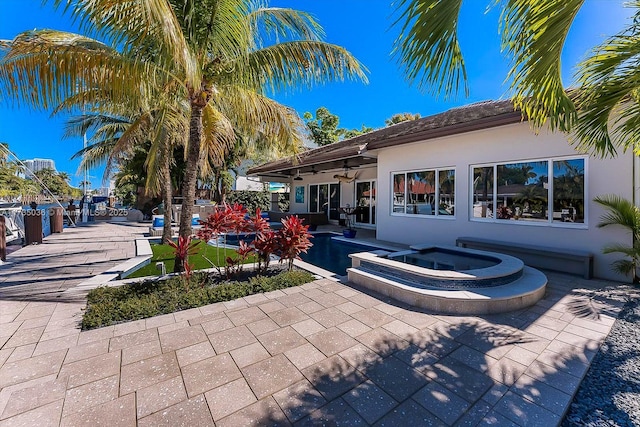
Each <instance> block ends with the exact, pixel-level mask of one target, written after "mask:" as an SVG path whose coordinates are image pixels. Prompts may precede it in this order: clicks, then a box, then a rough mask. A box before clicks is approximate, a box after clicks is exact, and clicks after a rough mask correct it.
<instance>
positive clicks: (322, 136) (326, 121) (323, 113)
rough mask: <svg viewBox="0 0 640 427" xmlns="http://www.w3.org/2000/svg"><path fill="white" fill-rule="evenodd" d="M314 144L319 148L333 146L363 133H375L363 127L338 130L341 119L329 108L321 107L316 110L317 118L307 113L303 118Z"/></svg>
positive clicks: (370, 128) (369, 128)
mask: <svg viewBox="0 0 640 427" xmlns="http://www.w3.org/2000/svg"><path fill="white" fill-rule="evenodd" d="M302 117H303V119H304V121H305V123H306V125H307V128H308V129H309V132H310V133H311V138H312V139H313V142H315V143H316V144H318V145H319V146H323V145H328V144H333V143H334V142H338V141H341V140H343V139H348V138H353V137H355V136H358V135H362V134H363V133H367V132H371V131H373V128H372V127H368V126H365V125H364V124H363V125H362V128H361V129H351V130H348V129H345V128H338V124H339V123H340V117H338V116H337V115H336V114H333V113H331V112H330V111H329V109H328V108H327V107H320V108H318V109H317V110H316V114H315V117H314V116H313V115H312V114H311V113H310V112H308V111H307V112H306V113H304V115H303V116H302Z"/></svg>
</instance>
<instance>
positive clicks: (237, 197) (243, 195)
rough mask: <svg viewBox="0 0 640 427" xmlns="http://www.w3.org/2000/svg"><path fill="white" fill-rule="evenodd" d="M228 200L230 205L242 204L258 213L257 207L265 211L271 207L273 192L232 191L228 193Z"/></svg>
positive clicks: (252, 212)
mask: <svg viewBox="0 0 640 427" xmlns="http://www.w3.org/2000/svg"><path fill="white" fill-rule="evenodd" d="M226 202H227V203H228V204H230V205H233V204H234V203H238V204H241V205H242V206H244V207H245V209H246V210H247V211H248V212H249V213H250V214H251V215H253V214H255V213H256V208H260V210H261V211H263V212H268V211H269V209H271V193H269V192H268V191H248V190H241V191H231V192H229V193H228V194H227V197H226Z"/></svg>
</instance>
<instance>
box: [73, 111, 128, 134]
mask: <svg viewBox="0 0 640 427" xmlns="http://www.w3.org/2000/svg"><path fill="white" fill-rule="evenodd" d="M130 123H131V121H130V120H129V119H127V118H123V117H114V116H111V115H106V114H82V115H80V116H72V117H70V118H69V119H68V120H67V121H66V123H65V126H64V132H63V135H62V137H63V138H76V137H81V136H83V135H85V134H87V133H88V132H91V131H94V132H98V131H100V132H102V133H106V132H104V131H103V130H102V129H104V128H107V129H109V133H110V134H112V135H114V134H116V133H118V132H124V130H125V128H126V127H127V125H129V124H130ZM94 137H95V136H94Z"/></svg>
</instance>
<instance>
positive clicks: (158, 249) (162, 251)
mask: <svg viewBox="0 0 640 427" xmlns="http://www.w3.org/2000/svg"><path fill="white" fill-rule="evenodd" d="M198 248H199V251H198V253H196V254H193V255H191V256H190V257H189V262H190V263H191V264H192V265H193V269H194V270H204V269H207V268H213V267H216V266H219V267H221V266H224V265H225V260H226V259H227V257H231V258H237V256H236V251H235V249H230V248H223V247H220V248H217V247H215V246H211V245H207V244H204V243H200V244H199V245H198ZM151 250H152V251H153V257H152V258H151V261H150V263H149V264H148V265H146V266H144V267H142V268H140V269H138V270H136V271H135V272H133V273H131V274H130V275H128V276H127V278H135V277H146V276H158V275H160V270H158V268H157V267H156V263H157V262H164V265H165V268H166V271H167V273H171V272H173V267H174V265H175V250H174V248H172V247H171V246H169V245H167V244H159V243H152V244H151ZM218 251H219V253H218ZM254 260H255V257H254V256H250V257H249V258H248V259H247V262H249V263H252V262H254Z"/></svg>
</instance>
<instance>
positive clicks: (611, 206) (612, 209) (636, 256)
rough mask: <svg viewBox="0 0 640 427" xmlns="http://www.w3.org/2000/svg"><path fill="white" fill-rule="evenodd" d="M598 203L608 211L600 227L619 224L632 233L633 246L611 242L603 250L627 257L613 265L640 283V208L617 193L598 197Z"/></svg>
mask: <svg viewBox="0 0 640 427" xmlns="http://www.w3.org/2000/svg"><path fill="white" fill-rule="evenodd" d="M593 200H594V201H595V202H596V203H598V204H599V205H601V206H603V207H604V208H605V209H606V210H607V213H606V214H604V215H603V216H602V217H601V218H600V223H598V227H607V226H610V225H617V226H621V227H624V228H626V229H627V230H628V231H629V232H630V233H631V246H628V245H623V244H619V243H617V244H611V245H608V246H605V247H604V249H603V250H602V252H603V253H605V254H610V253H621V254H623V255H624V256H625V257H626V259H621V260H618V261H615V262H614V263H613V264H612V266H613V269H614V270H615V271H617V272H618V273H620V274H624V275H625V276H626V275H629V274H631V275H632V278H633V279H632V280H633V283H634V284H640V275H639V274H638V272H639V271H640V270H639V269H640V208H638V207H637V206H634V205H633V203H632V202H630V201H629V200H626V199H624V198H622V197H620V196H617V195H615V194H609V195H605V196H600V197H596V198H595V199H593Z"/></svg>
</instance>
